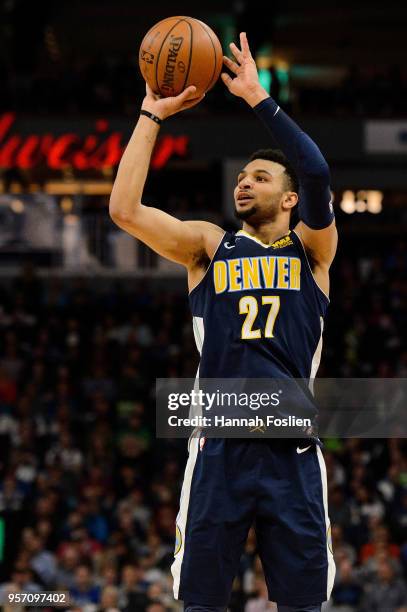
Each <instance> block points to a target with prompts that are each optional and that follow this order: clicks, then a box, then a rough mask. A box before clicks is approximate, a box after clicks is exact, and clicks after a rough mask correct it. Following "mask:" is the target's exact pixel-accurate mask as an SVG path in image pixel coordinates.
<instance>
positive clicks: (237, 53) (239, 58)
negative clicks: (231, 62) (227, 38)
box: [229, 42, 243, 64]
mask: <svg viewBox="0 0 407 612" xmlns="http://www.w3.org/2000/svg"><path fill="white" fill-rule="evenodd" d="M229 47H230V50H231V51H232V53H233V55H234V56H235V58H236V59H237V61H238V62H239V64H241V63H242V62H243V53H242V52H241V51H240V49H239V47H237V46H236V45H235V43H233V42H232V43H230V45H229Z"/></svg>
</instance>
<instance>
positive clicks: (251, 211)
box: [235, 198, 280, 225]
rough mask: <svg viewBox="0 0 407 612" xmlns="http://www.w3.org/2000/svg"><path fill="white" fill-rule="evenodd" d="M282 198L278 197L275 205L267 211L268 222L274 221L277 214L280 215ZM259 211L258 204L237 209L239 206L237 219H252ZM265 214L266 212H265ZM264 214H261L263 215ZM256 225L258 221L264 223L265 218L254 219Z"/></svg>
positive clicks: (236, 212)
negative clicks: (279, 204) (279, 203)
mask: <svg viewBox="0 0 407 612" xmlns="http://www.w3.org/2000/svg"><path fill="white" fill-rule="evenodd" d="M279 199H280V198H276V199H275V202H273V206H272V208H271V209H269V210H268V211H267V222H268V223H273V221H275V219H276V217H277V215H278V202H279ZM258 212H259V209H258V208H257V206H256V204H254V205H253V206H252V207H251V208H247V209H244V210H237V208H235V217H236V218H237V219H240V220H241V221H246V220H247V219H250V218H252V217H253V215H256V213H258ZM263 214H264V213H263ZM263 214H262V215H261V216H263ZM253 221H254V225H256V221H257V222H258V223H261V222H262V223H264V221H265V219H264V218H263V219H254V220H253Z"/></svg>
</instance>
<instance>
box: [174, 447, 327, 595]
mask: <svg viewBox="0 0 407 612" xmlns="http://www.w3.org/2000/svg"><path fill="white" fill-rule="evenodd" d="M327 507H328V504H327V482H326V469H325V462H324V459H323V456H322V452H321V449H320V448H319V446H317V445H315V444H311V445H310V446H309V445H308V446H307V441H305V440H301V443H300V446H298V440H276V439H264V440H263V439H261V440H260V439H255V440H253V439H251V440H250V439H223V438H216V439H215V438H207V439H205V438H203V437H200V438H199V437H194V436H192V437H191V438H190V441H189V458H188V462H187V466H186V468H185V475H184V483H183V487H182V492H181V502H180V510H179V513H178V516H177V524H176V545H175V553H174V557H175V558H174V562H173V564H172V567H171V571H172V575H173V578H174V597H175V599H181V600H184V601H189V602H194V603H195V604H200V605H207V606H208V605H209V606H226V605H227V604H228V602H229V597H230V593H231V589H232V583H233V580H234V578H235V576H236V574H237V572H238V569H239V561H240V557H241V555H242V553H243V551H244V547H245V542H246V539H247V535H248V532H249V529H250V527H251V526H252V525H254V527H255V530H256V537H257V546H258V552H259V556H260V559H261V562H262V565H263V570H264V574H265V579H266V584H267V588H268V594H269V599H270V600H271V601H275V602H277V603H279V604H281V605H286V606H296V605H297V606H298V605H303V606H305V605H310V604H318V603H322V602H323V601H326V600H327V599H329V597H330V594H331V591H332V586H333V581H334V577H335V564H334V560H333V556H332V545H331V538H330V523H329V518H328V512H327Z"/></svg>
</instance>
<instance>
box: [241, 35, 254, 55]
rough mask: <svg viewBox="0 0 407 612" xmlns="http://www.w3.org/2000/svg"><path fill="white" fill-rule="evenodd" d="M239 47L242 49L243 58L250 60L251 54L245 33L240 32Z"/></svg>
mask: <svg viewBox="0 0 407 612" xmlns="http://www.w3.org/2000/svg"><path fill="white" fill-rule="evenodd" d="M240 46H241V48H242V54H243V57H248V58H251V57H252V54H251V52H250V47H249V42H248V40H247V35H246V32H240Z"/></svg>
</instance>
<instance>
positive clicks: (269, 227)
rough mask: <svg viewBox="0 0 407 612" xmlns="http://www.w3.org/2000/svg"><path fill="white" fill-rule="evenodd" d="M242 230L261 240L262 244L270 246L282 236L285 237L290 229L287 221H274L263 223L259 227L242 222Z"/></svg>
mask: <svg viewBox="0 0 407 612" xmlns="http://www.w3.org/2000/svg"><path fill="white" fill-rule="evenodd" d="M242 230H243V231H245V232H247V233H248V234H250V235H251V236H253V237H254V238H257V239H258V240H261V242H264V244H272V243H273V242H275V241H276V240H278V239H279V238H281V237H282V236H285V235H286V234H288V232H289V231H290V227H289V224H288V222H287V221H285V220H283V219H282V220H281V221H279V220H276V221H273V222H271V223H270V222H268V223H264V224H261V225H256V226H255V227H253V226H252V225H249V224H248V223H246V222H245V221H244V222H243V227H242Z"/></svg>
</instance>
